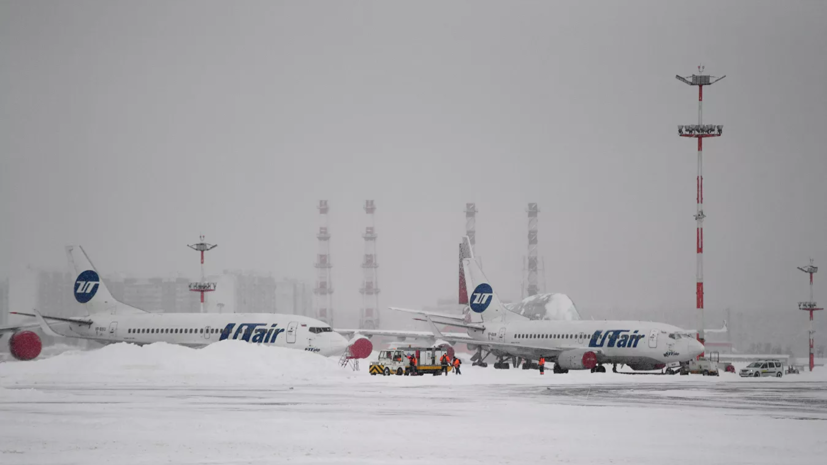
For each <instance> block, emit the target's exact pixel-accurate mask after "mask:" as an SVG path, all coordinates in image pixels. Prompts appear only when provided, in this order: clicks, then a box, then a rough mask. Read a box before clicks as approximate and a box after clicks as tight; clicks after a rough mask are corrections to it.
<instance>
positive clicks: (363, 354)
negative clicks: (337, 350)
mask: <svg viewBox="0 0 827 465" xmlns="http://www.w3.org/2000/svg"><path fill="white" fill-rule="evenodd" d="M347 350H348V352H349V353H350V358H368V357H370V354H371V352H373V343H372V342H370V339H368V338H366V337H359V338H357V339H355V340H353V341H351V342H350V345H349V346H348V348H347Z"/></svg>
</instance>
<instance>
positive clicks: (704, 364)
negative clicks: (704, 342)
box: [680, 357, 718, 376]
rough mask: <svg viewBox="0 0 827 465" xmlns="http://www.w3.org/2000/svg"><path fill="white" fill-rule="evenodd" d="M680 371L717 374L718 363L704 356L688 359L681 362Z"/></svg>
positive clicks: (708, 374) (707, 374)
mask: <svg viewBox="0 0 827 465" xmlns="http://www.w3.org/2000/svg"><path fill="white" fill-rule="evenodd" d="M680 373H681V374H682V375H688V374H693V375H704V376H718V363H717V362H715V361H712V360H709V359H707V358H706V357H700V358H699V359H698V360H690V361H689V362H686V363H683V364H681V371H680Z"/></svg>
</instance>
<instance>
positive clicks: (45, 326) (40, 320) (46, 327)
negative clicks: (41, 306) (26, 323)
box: [32, 308, 65, 337]
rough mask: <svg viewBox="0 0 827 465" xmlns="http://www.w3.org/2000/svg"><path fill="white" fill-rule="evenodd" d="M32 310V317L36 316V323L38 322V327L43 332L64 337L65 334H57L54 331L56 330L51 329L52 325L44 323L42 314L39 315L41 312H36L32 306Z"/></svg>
mask: <svg viewBox="0 0 827 465" xmlns="http://www.w3.org/2000/svg"><path fill="white" fill-rule="evenodd" d="M32 312H34V317H35V318H37V322H38V323H40V329H41V330H43V332H44V333H45V334H46V335H47V336H52V337H65V336H63V335H62V334H58V333H56V332H55V331H54V330H53V329H52V327H51V326H49V323H46V319H45V318H43V315H41V314H40V312H38V311H37V309H36V308H33V309H32Z"/></svg>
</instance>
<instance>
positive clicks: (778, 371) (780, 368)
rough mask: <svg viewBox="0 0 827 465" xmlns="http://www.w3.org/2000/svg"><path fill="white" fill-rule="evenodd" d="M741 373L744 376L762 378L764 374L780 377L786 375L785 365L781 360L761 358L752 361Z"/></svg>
mask: <svg viewBox="0 0 827 465" xmlns="http://www.w3.org/2000/svg"><path fill="white" fill-rule="evenodd" d="M739 375H740V376H741V377H742V378H747V377H752V378H761V377H764V376H774V377H776V378H780V377H781V376H783V375H784V365H783V364H782V363H781V362H780V361H779V360H759V361H757V362H752V363H750V364H749V365H747V367H746V368H742V369H741V372H740V373H739Z"/></svg>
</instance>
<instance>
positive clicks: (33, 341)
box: [9, 331, 43, 360]
mask: <svg viewBox="0 0 827 465" xmlns="http://www.w3.org/2000/svg"><path fill="white" fill-rule="evenodd" d="M42 349H43V343H42V342H41V341H40V336H38V335H37V333H34V332H32V331H18V332H16V333H14V334H12V336H11V338H10V339H9V351H10V352H11V355H12V357H14V358H16V359H17V360H32V359H34V358H37V356H38V355H40V351H41V350H42Z"/></svg>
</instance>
